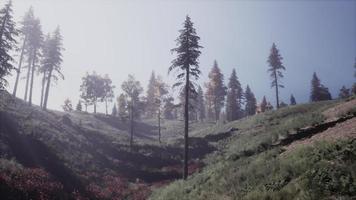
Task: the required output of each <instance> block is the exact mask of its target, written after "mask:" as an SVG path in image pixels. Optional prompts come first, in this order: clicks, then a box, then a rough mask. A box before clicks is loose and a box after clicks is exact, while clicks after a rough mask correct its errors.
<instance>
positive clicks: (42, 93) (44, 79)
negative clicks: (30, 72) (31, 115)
mask: <svg viewBox="0 0 356 200" xmlns="http://www.w3.org/2000/svg"><path fill="white" fill-rule="evenodd" d="M45 84H46V72H43V77H42V88H41V105H40V106H41V108H42V107H43V98H44V88H45Z"/></svg>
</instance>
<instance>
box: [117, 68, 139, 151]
mask: <svg viewBox="0 0 356 200" xmlns="http://www.w3.org/2000/svg"><path fill="white" fill-rule="evenodd" d="M121 89H122V90H123V91H124V92H125V93H126V99H127V102H128V107H129V116H130V149H131V150H132V145H133V135H134V123H135V117H138V115H139V109H138V107H139V106H138V105H139V103H140V102H139V101H140V98H139V97H140V94H141V93H142V91H143V89H142V87H141V84H140V82H139V81H136V80H135V77H134V76H132V75H129V77H128V79H127V81H124V82H123V83H122V85H121Z"/></svg>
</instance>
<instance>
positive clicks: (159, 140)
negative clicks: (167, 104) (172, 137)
mask: <svg viewBox="0 0 356 200" xmlns="http://www.w3.org/2000/svg"><path fill="white" fill-rule="evenodd" d="M158 142H159V143H160V144H161V109H158Z"/></svg>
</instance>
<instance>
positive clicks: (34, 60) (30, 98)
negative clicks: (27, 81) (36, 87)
mask: <svg viewBox="0 0 356 200" xmlns="http://www.w3.org/2000/svg"><path fill="white" fill-rule="evenodd" d="M36 51H37V50H36V49H34V50H33V58H32V70H31V71H32V72H31V85H30V94H29V98H28V105H30V106H31V105H32V91H33V79H34V76H35V69H36V65H35V64H36Z"/></svg>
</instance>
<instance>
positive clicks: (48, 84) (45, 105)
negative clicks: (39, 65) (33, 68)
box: [43, 69, 52, 110]
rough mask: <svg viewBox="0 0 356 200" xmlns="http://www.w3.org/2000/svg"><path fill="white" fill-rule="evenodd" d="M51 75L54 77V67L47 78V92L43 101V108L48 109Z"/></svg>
mask: <svg viewBox="0 0 356 200" xmlns="http://www.w3.org/2000/svg"><path fill="white" fill-rule="evenodd" d="M51 77H52V69H51V70H50V71H49V73H48V78H47V86H46V93H45V98H44V101H43V109H44V110H47V102H48V95H49V87H50V85H51Z"/></svg>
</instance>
